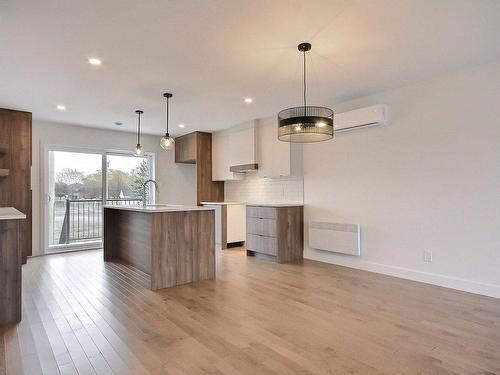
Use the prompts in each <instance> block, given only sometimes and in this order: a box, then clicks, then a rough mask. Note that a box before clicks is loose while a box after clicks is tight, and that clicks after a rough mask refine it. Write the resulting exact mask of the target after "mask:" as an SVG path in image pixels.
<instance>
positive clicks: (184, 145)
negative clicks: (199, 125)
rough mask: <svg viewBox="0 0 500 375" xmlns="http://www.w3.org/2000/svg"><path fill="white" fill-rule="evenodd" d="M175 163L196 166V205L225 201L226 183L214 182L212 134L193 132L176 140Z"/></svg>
mask: <svg viewBox="0 0 500 375" xmlns="http://www.w3.org/2000/svg"><path fill="white" fill-rule="evenodd" d="M175 162H176V163H185V164H195V165H196V204H198V205H199V204H200V202H203V201H207V202H223V201H224V182H223V181H212V134H211V133H205V132H193V133H189V134H186V135H183V136H182V137H178V138H176V139H175Z"/></svg>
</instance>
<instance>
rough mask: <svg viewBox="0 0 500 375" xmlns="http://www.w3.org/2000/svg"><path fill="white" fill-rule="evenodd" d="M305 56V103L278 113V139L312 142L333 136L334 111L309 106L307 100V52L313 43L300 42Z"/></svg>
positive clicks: (301, 50)
mask: <svg viewBox="0 0 500 375" xmlns="http://www.w3.org/2000/svg"><path fill="white" fill-rule="evenodd" d="M298 49H299V51H300V52H302V53H303V56H304V62H303V66H304V105H303V106H300V107H293V108H287V109H284V110H282V111H281V112H279V113H278V139H279V140H280V141H285V142H296V143H310V142H321V141H326V140H328V139H332V138H333V111H332V110H331V109H329V108H325V107H315V106H308V105H307V101H306V88H307V86H306V52H308V51H310V50H311V43H300V44H299V45H298Z"/></svg>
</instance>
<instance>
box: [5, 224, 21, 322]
mask: <svg viewBox="0 0 500 375" xmlns="http://www.w3.org/2000/svg"><path fill="white" fill-rule="evenodd" d="M22 221H24V220H22ZM22 221H21V220H0V325H3V324H9V323H16V322H19V321H20V320H21V251H20V249H19V226H20V225H22Z"/></svg>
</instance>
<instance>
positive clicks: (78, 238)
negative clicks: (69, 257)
mask: <svg viewBox="0 0 500 375" xmlns="http://www.w3.org/2000/svg"><path fill="white" fill-rule="evenodd" d="M46 161H47V162H46V163H47V165H46V169H45V170H46V176H45V202H46V205H45V214H44V222H45V238H46V240H45V243H46V251H47V252H56V251H67V250H81V249H86V248H88V249H90V248H98V247H101V246H102V236H103V216H102V215H103V205H104V204H121V205H134V204H135V205H136V204H142V199H143V187H142V186H143V182H144V181H146V180H148V179H150V178H154V172H153V171H154V165H153V164H154V157H153V155H145V156H143V157H135V156H134V155H132V154H131V153H126V152H123V153H121V152H107V151H86V150H78V149H67V148H57V147H52V148H49V149H48V150H47V152H46ZM146 196H147V198H148V199H147V200H148V203H154V201H153V200H154V194H152V192H151V191H146Z"/></svg>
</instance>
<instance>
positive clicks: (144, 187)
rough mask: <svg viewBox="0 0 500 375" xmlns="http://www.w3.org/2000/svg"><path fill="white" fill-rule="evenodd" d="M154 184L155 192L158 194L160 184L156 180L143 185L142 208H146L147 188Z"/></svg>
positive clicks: (145, 182)
mask: <svg viewBox="0 0 500 375" xmlns="http://www.w3.org/2000/svg"><path fill="white" fill-rule="evenodd" d="M150 182H152V183H153V184H154V185H155V190H156V192H157V193H159V192H160V190H158V183H157V182H156V181H155V180H147V181H144V182H143V183H142V207H144V208H146V201H147V196H146V186H147V185H148V183H150Z"/></svg>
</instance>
